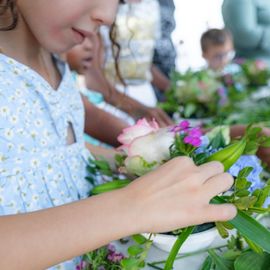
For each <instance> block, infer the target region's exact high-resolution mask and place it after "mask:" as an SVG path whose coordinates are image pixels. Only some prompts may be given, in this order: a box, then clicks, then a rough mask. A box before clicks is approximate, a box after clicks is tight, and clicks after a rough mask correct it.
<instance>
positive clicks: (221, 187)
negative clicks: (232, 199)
mask: <svg viewBox="0 0 270 270" xmlns="http://www.w3.org/2000/svg"><path fill="white" fill-rule="evenodd" d="M233 183H234V180H233V177H232V176H231V175H230V174H228V173H222V174H219V175H216V176H214V177H212V178H210V179H208V181H206V182H205V183H204V188H203V191H202V192H203V196H207V197H208V198H209V199H211V198H213V197H215V196H217V195H218V194H220V193H222V192H225V191H227V190H228V189H230V188H231V187H232V185H233Z"/></svg>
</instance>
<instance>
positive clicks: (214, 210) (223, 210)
mask: <svg viewBox="0 0 270 270" xmlns="http://www.w3.org/2000/svg"><path fill="white" fill-rule="evenodd" d="M236 214H237V209H236V207H235V206H234V205H233V204H219V205H216V204H210V205H208V206H206V208H205V211H202V216H203V219H204V222H213V221H227V220H232V219H233V218H234V217H235V216H236Z"/></svg>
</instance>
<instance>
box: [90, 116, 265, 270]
mask: <svg viewBox="0 0 270 270" xmlns="http://www.w3.org/2000/svg"><path fill="white" fill-rule="evenodd" d="M260 132H261V128H258V127H251V126H250V127H248V128H247V130H246V134H245V135H244V136H243V137H241V138H238V139H237V140H231V138H230V136H229V130H228V128H226V127H217V128H215V129H214V130H212V131H211V132H210V133H208V134H206V135H203V132H202V130H201V129H200V128H199V127H191V126H190V123H189V122H188V121H182V122H181V123H180V124H178V125H175V126H172V127H169V128H159V126H158V124H157V123H156V122H155V121H154V120H153V121H152V122H147V121H146V120H145V119H142V120H139V121H138V122H137V124H136V125H134V126H132V127H129V128H127V129H124V130H123V132H122V134H121V135H120V136H119V138H118V139H119V141H120V142H121V143H122V146H121V147H120V151H121V152H120V154H119V155H117V156H116V163H117V166H118V169H119V173H121V174H126V175H128V176H129V180H127V179H124V180H113V181H109V182H106V183H105V184H103V185H99V186H97V187H95V188H94V189H93V194H99V193H102V192H106V191H108V190H113V189H117V188H121V187H123V186H125V185H127V184H128V183H130V182H131V181H132V180H130V179H132V178H136V177H138V176H141V175H144V174H146V173H147V172H149V171H152V170H155V169H156V168H157V167H158V166H160V165H162V164H163V163H165V162H166V161H168V160H169V159H172V158H174V157H176V156H189V157H191V158H192V159H193V160H194V162H195V163H196V164H197V165H200V164H203V163H205V162H209V161H213V160H216V161H220V162H221V163H223V165H224V168H225V170H226V171H228V172H229V173H230V174H231V175H233V176H234V178H235V184H234V186H233V188H232V190H231V191H230V192H228V193H225V194H222V195H220V196H218V197H215V198H214V199H213V200H212V203H217V204H220V203H225V202H229V203H233V204H235V205H236V206H237V208H238V215H237V217H236V218H235V219H233V220H232V221H229V222H216V223H215V226H216V228H217V230H218V232H219V233H220V235H221V236H222V237H224V238H226V237H228V236H229V232H228V230H231V229H233V228H234V229H236V230H237V234H238V235H239V237H241V239H242V240H243V239H244V240H245V242H246V243H247V245H248V246H249V247H250V249H249V250H253V251H254V250H255V251H256V252H263V251H265V252H267V253H270V245H269V241H270V231H268V230H267V229H266V228H264V227H263V226H262V225H261V224H260V223H258V222H257V221H256V219H255V216H256V214H258V213H260V214H262V213H268V212H269V210H270V208H268V207H267V206H268V204H269V203H270V201H269V199H268V196H269V193H270V184H269V183H268V182H267V181H266V179H264V177H263V176H262V175H263V174H262V172H263V165H262V162H261V161H260V160H259V159H258V158H257V157H256V156H255V153H256V151H257V149H258V147H259V146H270V139H269V138H267V137H265V136H261V135H260ZM105 164H106V162H105ZM99 167H102V168H103V170H104V171H105V172H106V171H108V170H107V169H106V168H108V167H106V166H103V165H102V166H101V165H99ZM89 169H90V171H91V173H93V172H94V171H95V170H96V169H97V163H96V162H95V161H90V164H89ZM107 175H108V173H107ZM113 178H114V179H115V177H113ZM254 215H255V216H254ZM194 229H195V228H194V226H191V227H188V228H184V229H181V230H178V231H177V233H176V235H177V238H176V241H175V244H174V246H173V247H172V249H171V252H170V254H169V256H168V259H167V261H166V262H165V266H164V269H165V270H169V269H172V267H173V263H174V261H175V259H176V256H177V254H178V252H179V249H180V248H181V246H182V245H183V243H184V242H185V240H186V239H187V238H188V237H189V236H190V234H191V233H192V232H193V231H194ZM151 236H152V235H151V234H150V235H149V238H148V239H145V238H143V237H139V236H136V237H135V239H136V240H137V241H136V242H137V243H138V244H136V245H135V246H133V247H131V248H130V249H129V255H130V257H128V258H125V259H123V260H122V261H121V267H122V269H126V270H128V269H130V270H131V269H140V268H141V267H143V266H144V264H145V262H144V260H145V258H146V255H147V251H148V250H149V248H150V246H151V244H152V238H151ZM211 256H212V257H211V258H212V259H213V258H215V259H216V260H218V259H217V258H218V256H217V255H216V256H215V254H214V253H213V252H212V255H211ZM209 260H210V259H209ZM203 269H210V268H203ZM221 269H227V268H221ZM228 269H233V268H228Z"/></svg>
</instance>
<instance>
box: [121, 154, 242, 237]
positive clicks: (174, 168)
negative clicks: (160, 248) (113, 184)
mask: <svg viewBox="0 0 270 270" xmlns="http://www.w3.org/2000/svg"><path fill="white" fill-rule="evenodd" d="M232 184H233V178H232V176H230V175H229V174H228V173H224V172H223V165H222V164H221V163H219V162H210V163H207V164H204V165H202V166H199V167H198V166H196V165H195V164H194V163H193V161H192V160H191V159H189V158H187V157H179V158H175V159H173V160H171V161H169V162H168V163H166V164H165V165H163V166H161V167H160V168H159V169H157V170H155V171H153V172H151V173H149V174H148V175H146V176H143V177H141V178H139V179H138V180H136V181H134V182H133V183H131V184H130V185H129V186H128V187H126V188H125V189H126V192H127V193H128V196H129V198H130V202H131V204H133V207H134V208H135V211H134V213H135V215H136V216H134V217H133V218H134V220H135V222H136V226H137V231H139V232H166V231H171V230H175V229H178V228H183V227H187V226H190V225H197V224H202V223H205V222H211V221H224V220H229V219H232V218H234V216H235V215H236V213H237V211H236V208H235V207H234V206H233V205H228V204H227V205H213V204H209V202H210V200H211V199H212V198H213V197H214V196H216V195H218V194H219V193H221V192H224V191H226V190H228V189H229V188H230V187H231V186H232ZM130 213H132V210H131V212H130Z"/></svg>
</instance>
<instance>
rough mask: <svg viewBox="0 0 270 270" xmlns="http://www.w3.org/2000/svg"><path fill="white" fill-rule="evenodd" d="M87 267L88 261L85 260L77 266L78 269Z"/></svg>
mask: <svg viewBox="0 0 270 270" xmlns="http://www.w3.org/2000/svg"><path fill="white" fill-rule="evenodd" d="M85 267H86V262H85V261H81V263H80V264H79V265H77V266H76V270H84V269H85Z"/></svg>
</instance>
